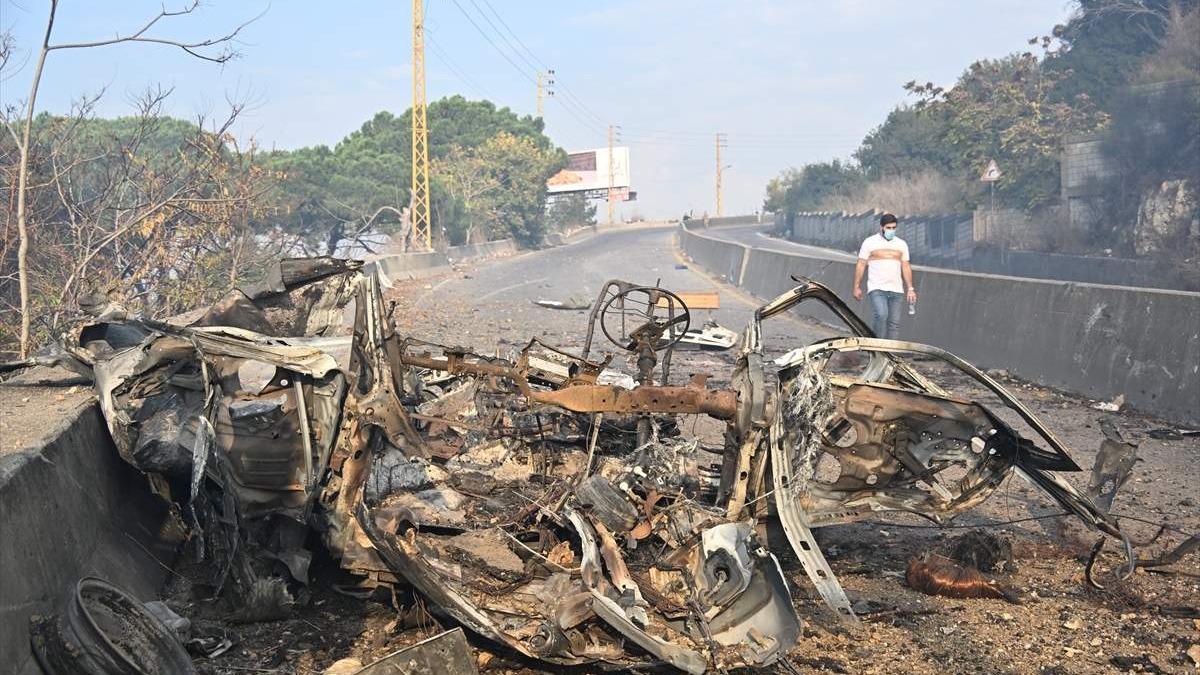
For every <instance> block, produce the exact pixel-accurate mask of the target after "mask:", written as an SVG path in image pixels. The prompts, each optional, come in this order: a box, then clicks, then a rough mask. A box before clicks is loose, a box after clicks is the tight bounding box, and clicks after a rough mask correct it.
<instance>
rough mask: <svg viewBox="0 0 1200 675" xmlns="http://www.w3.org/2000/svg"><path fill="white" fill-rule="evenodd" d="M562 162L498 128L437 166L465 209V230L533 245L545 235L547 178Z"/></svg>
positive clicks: (530, 141) (559, 156) (554, 154)
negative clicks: (494, 133) (468, 219)
mask: <svg viewBox="0 0 1200 675" xmlns="http://www.w3.org/2000/svg"><path fill="white" fill-rule="evenodd" d="M565 164H566V156H565V154H564V153H562V152H561V151H552V150H549V149H543V148H542V147H539V144H538V143H537V142H536V141H534V140H533V139H532V138H529V137H528V136H515V135H513V134H511V133H509V132H507V131H500V132H499V133H497V134H496V135H494V136H492V137H491V138H490V139H488V140H487V141H485V142H484V143H483V144H482V145H480V146H479V147H477V148H474V149H473V150H468V149H465V148H456V149H452V150H451V152H450V153H449V154H448V156H447V158H446V159H445V160H443V161H441V162H439V163H438V166H439V167H440V169H441V173H442V174H443V175H444V176H445V178H444V181H445V184H446V186H447V188H448V191H449V193H450V194H451V195H452V196H453V197H455V198H456V199H458V200H460V201H461V202H463V204H464V206H465V207H466V215H467V217H468V218H470V219H471V223H470V225H469V226H468V228H466V229H467V230H468V231H470V230H471V229H472V228H475V229H479V230H481V231H482V232H484V233H485V235H486V236H487V237H488V238H491V237H496V236H508V237H513V238H514V239H516V240H517V242H519V243H520V244H521V245H522V246H530V247H532V246H538V245H540V244H541V243H542V239H543V237H544V236H545V233H546V217H545V204H546V181H547V180H548V179H549V178H550V176H553V175H554V174H555V173H557V172H558V170H559V169H561V168H562V167H563V166H564V165H565ZM467 238H468V239H469V236H468V237H467Z"/></svg>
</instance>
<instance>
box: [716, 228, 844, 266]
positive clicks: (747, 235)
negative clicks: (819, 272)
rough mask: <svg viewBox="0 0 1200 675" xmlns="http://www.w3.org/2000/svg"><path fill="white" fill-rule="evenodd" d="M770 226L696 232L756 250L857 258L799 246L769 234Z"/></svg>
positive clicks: (804, 245)
mask: <svg viewBox="0 0 1200 675" xmlns="http://www.w3.org/2000/svg"><path fill="white" fill-rule="evenodd" d="M771 227H772V226H770V225H745V226H738V227H720V228H715V229H710V230H704V229H697V230H693V231H694V232H697V233H700V234H704V235H707V236H709V237H715V238H717V239H723V240H725V241H732V242H737V243H739V244H745V245H747V246H753V247H754V248H761V249H766V250H768V251H783V252H785V253H800V254H802V255H814V256H820V257H822V258H832V259H834V260H849V261H853V260H855V259H856V258H857V256H855V255H854V254H852V253H846V252H845V251H839V250H837V249H833V248H822V247H820V246H809V245H807V244H797V243H795V242H791V241H788V240H786V239H779V238H777V237H772V236H769V235H768V234H767V232H768V231H769V230H770V229H771Z"/></svg>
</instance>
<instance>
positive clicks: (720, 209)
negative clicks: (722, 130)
mask: <svg viewBox="0 0 1200 675" xmlns="http://www.w3.org/2000/svg"><path fill="white" fill-rule="evenodd" d="M724 144H725V134H717V217H718V218H721V217H722V216H724V215H725V207H724V205H723V204H722V203H721V171H722V170H723V169H724V168H725V167H724V166H723V165H722V164H721V146H723V145H724Z"/></svg>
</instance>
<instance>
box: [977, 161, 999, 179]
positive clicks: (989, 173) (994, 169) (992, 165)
mask: <svg viewBox="0 0 1200 675" xmlns="http://www.w3.org/2000/svg"><path fill="white" fill-rule="evenodd" d="M1002 175H1003V173H1002V172H1001V171H1000V167H998V166H996V160H994V159H992V160H988V165H987V168H986V169H984V170H983V174H982V175H981V176H979V180H980V181H981V182H984V183H995V182H996V181H998V180H1000V176H1002Z"/></svg>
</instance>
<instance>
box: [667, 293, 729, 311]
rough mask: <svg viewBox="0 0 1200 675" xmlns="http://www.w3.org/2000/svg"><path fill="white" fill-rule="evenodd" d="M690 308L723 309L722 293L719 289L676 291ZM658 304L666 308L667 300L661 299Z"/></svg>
mask: <svg viewBox="0 0 1200 675" xmlns="http://www.w3.org/2000/svg"><path fill="white" fill-rule="evenodd" d="M675 295H677V296H679V299H680V300H682V301H683V304H685V305H687V306H688V309H721V294H720V293H718V292H717V291H679V292H675ZM658 306H659V307H662V308H664V309H665V308H666V306H667V302H666V300H659V301H658Z"/></svg>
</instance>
